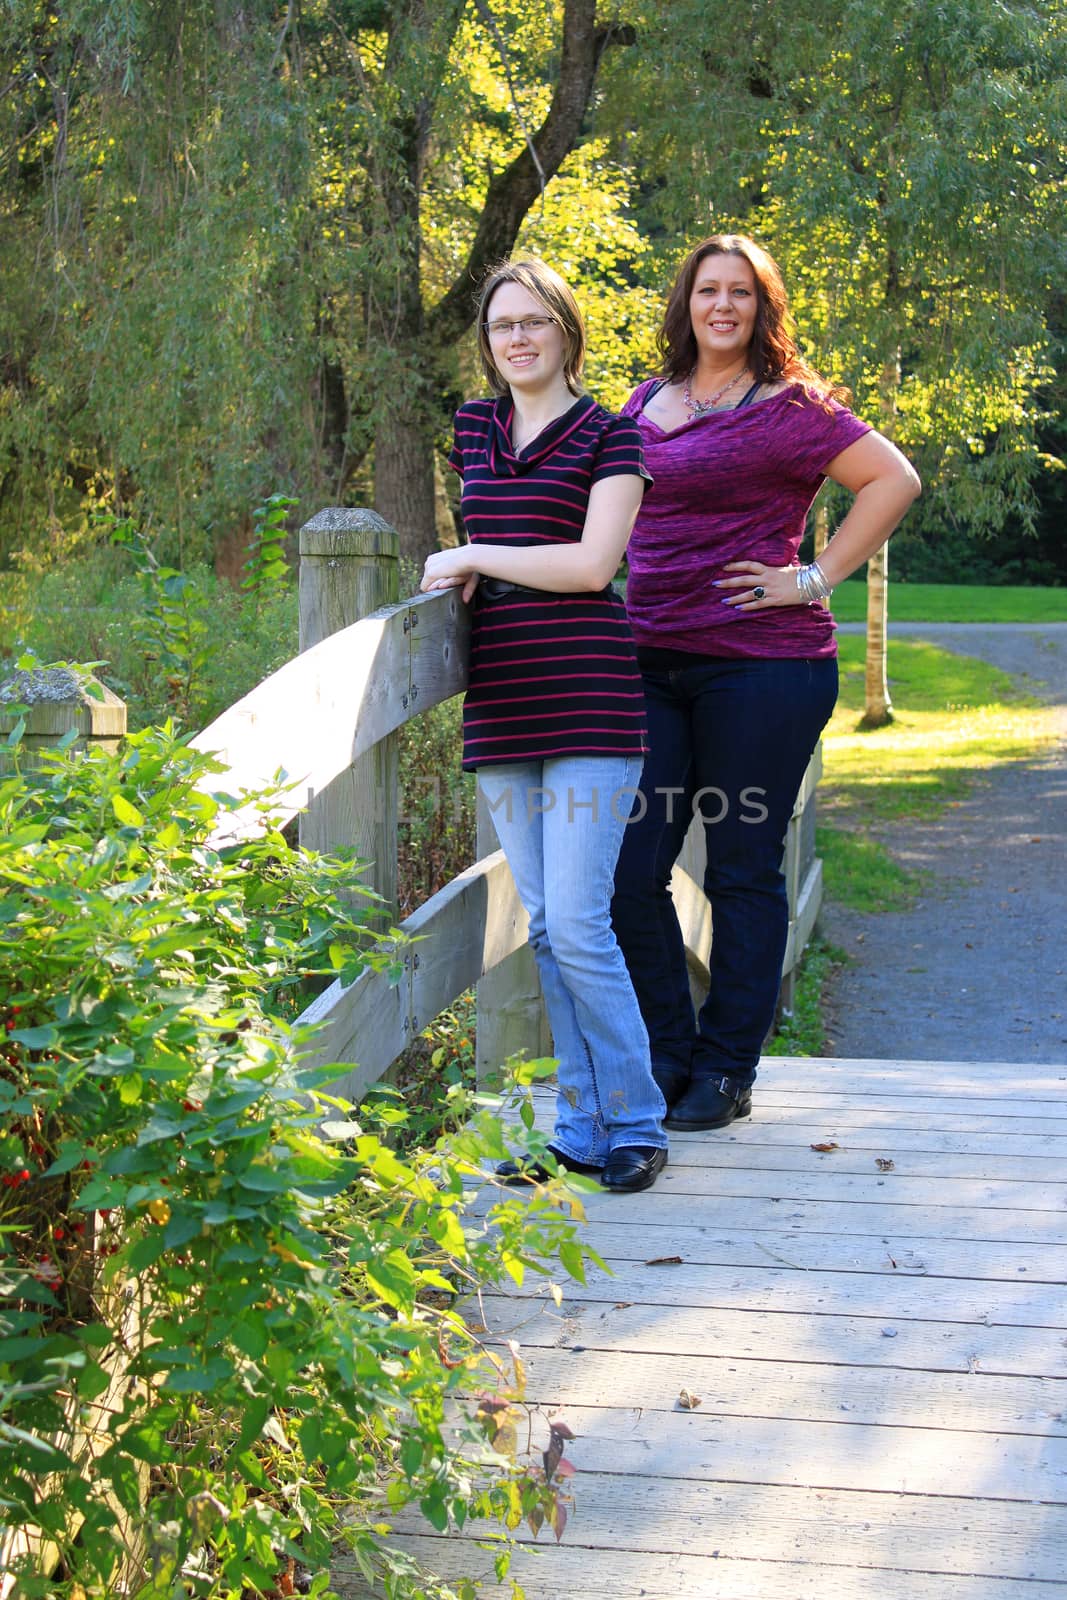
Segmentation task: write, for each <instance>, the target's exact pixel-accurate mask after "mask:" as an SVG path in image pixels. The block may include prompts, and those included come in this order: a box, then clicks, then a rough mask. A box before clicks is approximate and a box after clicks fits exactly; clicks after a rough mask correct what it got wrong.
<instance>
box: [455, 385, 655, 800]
mask: <svg viewBox="0 0 1067 1600" xmlns="http://www.w3.org/2000/svg"><path fill="white" fill-rule="evenodd" d="M513 413H514V407H513V405H512V401H511V398H510V396H505V397H504V398H503V399H499V400H472V401H469V402H468V403H467V404H466V405H463V406H461V407H460V408H459V410H458V411H457V412H456V418H455V427H454V439H453V445H452V454H451V456H450V458H449V459H450V462H451V465H452V466H453V467H455V469H456V471H457V472H458V473H459V474H460V476H461V477H462V479H463V496H462V502H461V503H462V507H463V521H464V524H465V526H466V529H467V536H468V538H469V539H470V541H471V543H472V544H477V543H482V544H511V545H523V546H529V545H539V544H565V543H577V542H578V541H579V540H580V539H581V537H582V531H583V529H584V527H585V517H586V509H587V507H588V504H589V492H590V490H591V488H592V486H593V484H594V483H597V482H599V480H600V479H601V478H610V477H613V476H616V475H618V474H627V473H630V474H636V475H637V476H640V477H644V478H647V477H648V473H647V472H646V471H645V467H644V460H643V457H642V452H641V439H640V434H639V432H638V428H637V425H636V423H634V422H633V421H631V420H630V419H629V418H624V417H616V416H613V415H612V414H611V412H609V411H605V410H604V408H603V406H599V405H597V403H596V401H595V400H592V399H590V398H589V396H588V395H584V396H582V398H581V399H579V400H576V401H575V402H574V405H573V406H571V408H570V410H569V411H566V412H564V414H563V416H561V417H557V418H556V420H555V421H554V422H552V423H550V424H549V426H548V427H547V428H545V429H544V430H543V432H541V433H539V434H538V435H537V437H536V438H535V439H533V440H531V442H530V444H529V445H527V446H526V448H525V449H523V450H520V451H519V452H518V453H516V452H515V451H513V450H512V447H511V433H510V430H511V420H512V416H513ZM645 749H646V744H645V708H644V696H643V693H642V688H641V678H640V674H639V673H638V670H637V658H636V655H635V651H634V644H633V639H632V638H631V635H630V628H629V625H628V623H627V621H626V610H625V607H624V606H623V603H622V601H621V600H620V599H619V597H618V596H617V595H616V594H615V593H614V592H613V591H612V590H611V589H610V588H609V589H605V590H602V591H600V592H599V593H595V594H581V593H579V594H556V593H552V594H548V593H546V594H545V596H544V598H543V599H542V598H540V597H535V596H533V595H531V594H529V593H517V594H507V595H504V596H502V597H501V598H500V599H497V600H487V599H486V598H485V596H484V595H476V597H475V602H474V616H473V629H472V635H471V655H470V681H469V686H468V689H467V698H466V700H465V702H464V706H463V765H464V767H466V768H473V767H481V766H497V765H500V763H502V762H507V761H539V760H548V759H550V758H551V757H553V756H565V755H640V754H642V753H643V752H644V750H645Z"/></svg>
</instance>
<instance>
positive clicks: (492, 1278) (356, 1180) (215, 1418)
mask: <svg viewBox="0 0 1067 1600" xmlns="http://www.w3.org/2000/svg"><path fill="white" fill-rule="evenodd" d="M13 760H14V769H13V770H11V771H9V772H8V775H7V776H4V777H2V778H0V889H2V893H0V972H2V992H3V995H4V1000H3V1014H2V1018H0V1021H2V1023H3V1026H4V1030H5V1038H4V1045H3V1051H2V1059H0V1124H2V1126H3V1129H4V1134H3V1139H2V1143H0V1178H2V1180H3V1181H2V1183H0V1284H2V1291H0V1292H2V1301H0V1304H2V1310H0V1503H2V1505H3V1509H4V1520H5V1522H6V1523H7V1524H8V1525H9V1526H10V1527H12V1528H16V1529H17V1528H19V1527H22V1526H28V1525H31V1524H34V1523H36V1524H38V1525H40V1526H42V1527H44V1528H45V1529H46V1531H47V1532H48V1534H49V1536H50V1538H52V1539H53V1540H54V1541H55V1542H56V1543H57V1544H58V1546H59V1548H60V1552H61V1557H62V1572H63V1579H62V1581H61V1582H53V1581H52V1580H51V1579H49V1578H46V1577H45V1576H44V1575H43V1574H42V1573H41V1572H40V1571H39V1570H36V1569H35V1562H34V1559H33V1558H32V1557H29V1558H26V1559H24V1560H22V1561H20V1562H19V1567H21V1568H22V1569H23V1570H21V1571H19V1572H18V1576H17V1580H16V1581H17V1584H18V1592H19V1594H20V1595H22V1596H25V1597H26V1600H33V1597H34V1596H37V1597H41V1600H43V1597H44V1596H53V1595H54V1596H57V1597H63V1600H69V1597H72V1596H74V1595H75V1594H80V1595H84V1596H88V1597H91V1600H104V1597H105V1596H110V1595H112V1594H114V1593H116V1592H118V1589H119V1586H120V1581H121V1580H120V1566H121V1561H122V1557H123V1542H122V1533H121V1528H122V1525H123V1521H122V1519H123V1518H127V1519H129V1520H130V1522H131V1524H132V1525H133V1526H134V1527H137V1528H143V1530H144V1532H145V1535H146V1538H147V1565H146V1571H145V1574H144V1581H143V1583H141V1585H140V1587H138V1589H137V1592H138V1594H140V1595H141V1596H142V1597H143V1600H165V1597H166V1600H170V1597H172V1596H173V1595H174V1594H176V1593H181V1594H184V1595H195V1596H201V1597H203V1600H238V1597H239V1596H249V1595H253V1594H264V1595H265V1594H267V1593H272V1592H276V1591H275V1589H274V1585H275V1583H276V1581H277V1580H278V1577H279V1574H280V1573H284V1572H286V1571H287V1570H291V1568H289V1563H295V1564H299V1565H300V1566H301V1567H303V1568H304V1569H306V1571H307V1572H308V1573H309V1574H311V1575H313V1576H312V1583H313V1587H312V1591H311V1592H314V1593H319V1594H325V1593H327V1592H328V1584H329V1580H328V1563H329V1556H330V1548H331V1543H332V1541H334V1540H336V1539H338V1538H344V1539H345V1540H346V1541H347V1542H348V1543H349V1544H350V1546H351V1548H352V1549H353V1551H354V1552H355V1555H356V1558H357V1561H358V1563H359V1564H360V1566H361V1567H362V1568H364V1570H366V1571H367V1573H368V1574H371V1573H379V1574H382V1573H384V1574H386V1575H387V1576H386V1577H385V1578H384V1579H383V1581H385V1583H386V1588H387V1592H388V1593H389V1594H390V1595H391V1596H394V1597H400V1596H407V1595H415V1594H418V1595H423V1596H430V1595H433V1594H436V1593H438V1586H435V1585H434V1584H433V1583H432V1582H426V1581H422V1580H419V1579H418V1578H417V1577H415V1576H414V1575H413V1574H412V1573H411V1572H410V1570H409V1566H408V1564H406V1563H405V1562H404V1560H403V1559H402V1558H400V1557H399V1556H398V1555H397V1554H396V1553H395V1552H391V1551H389V1549H388V1545H387V1540H386V1539H385V1537H384V1535H385V1530H386V1529H387V1527H388V1524H389V1521H390V1518H391V1517H392V1516H393V1515H394V1513H395V1512H396V1511H397V1510H398V1509H399V1508H400V1507H401V1506H403V1505H405V1504H407V1503H412V1502H413V1503H417V1504H418V1505H419V1506H420V1507H421V1509H422V1511H423V1512H424V1514H425V1515H426V1516H427V1517H428V1518H429V1519H430V1521H431V1522H432V1523H433V1524H434V1525H435V1526H437V1527H439V1528H443V1527H444V1526H445V1525H446V1524H447V1523H448V1521H449V1520H450V1519H451V1520H454V1521H457V1522H460V1523H462V1522H463V1521H465V1520H466V1519H467V1518H468V1517H469V1516H474V1515H495V1516H498V1517H499V1518H500V1519H501V1520H502V1521H504V1522H505V1524H506V1525H507V1526H508V1527H516V1526H517V1525H518V1523H519V1521H521V1520H522V1519H523V1518H524V1517H525V1518H527V1519H528V1520H529V1521H530V1522H531V1525H532V1526H535V1525H539V1522H540V1520H541V1519H547V1520H549V1521H550V1522H551V1523H552V1524H553V1526H556V1527H557V1530H560V1529H561V1528H562V1519H563V1518H564V1517H565V1509H564V1500H563V1497H562V1496H561V1494H560V1492H559V1488H558V1485H557V1482H556V1481H555V1479H554V1477H553V1475H552V1474H548V1475H547V1476H546V1473H545V1471H544V1470H540V1471H538V1472H533V1471H532V1470H520V1469H519V1468H518V1467H517V1466H516V1465H515V1461H514V1457H515V1445H514V1437H515V1429H514V1417H513V1408H514V1407H515V1406H517V1405H518V1404H519V1403H520V1402H521V1396H522V1383H523V1377H522V1372H521V1365H520V1364H519V1363H518V1362H517V1359H515V1360H513V1361H512V1362H511V1363H510V1365H509V1366H508V1368H507V1369H506V1370H505V1369H504V1367H503V1364H502V1363H501V1362H500V1361H499V1360H497V1361H496V1362H495V1364H494V1363H493V1362H488V1363H487V1362H485V1361H483V1359H482V1354H481V1351H480V1349H479V1346H478V1342H477V1339H476V1337H475V1336H474V1335H473V1334H472V1333H471V1332H470V1331H469V1329H468V1328H467V1326H466V1324H465V1322H464V1320H463V1318H462V1315H461V1311H462V1305H463V1301H464V1297H465V1296H466V1295H467V1294H468V1293H470V1292H473V1289H474V1286H476V1285H478V1284H488V1283H493V1282H496V1281H499V1280H500V1279H501V1278H502V1277H507V1278H510V1279H511V1280H513V1281H519V1282H521V1281H522V1278H523V1276H524V1274H525V1272H526V1271H528V1270H535V1271H545V1270H546V1267H545V1262H546V1259H548V1258H551V1257H553V1256H558V1257H560V1259H561V1260H562V1261H563V1262H564V1263H565V1264H566V1267H567V1269H568V1270H571V1271H577V1272H579V1273H580V1272H581V1270H582V1251H581V1248H580V1246H578V1244H577V1243H576V1241H575V1240H574V1237H573V1226H572V1221H571V1218H572V1216H574V1215H576V1214H577V1212H578V1207H577V1201H576V1200H575V1199H574V1198H573V1197H569V1196H568V1193H567V1191H566V1190H565V1189H564V1188H563V1187H561V1186H558V1185H555V1184H554V1185H551V1186H549V1187H546V1188H544V1189H540V1190H536V1191H534V1192H533V1193H532V1195H531V1196H529V1197H527V1196H517V1195H513V1194H511V1193H506V1194H505V1195H504V1198H503V1199H501V1200H497V1201H495V1202H493V1203H491V1204H490V1205H489V1207H488V1208H487V1211H486V1214H485V1216H484V1217H483V1218H481V1220H480V1221H479V1223H478V1225H477V1226H464V1222H465V1219H466V1217H467V1216H468V1213H469V1212H470V1209H471V1206H472V1204H473V1202H474V1200H475V1198H476V1195H477V1192H478V1190H479V1188H480V1187H481V1185H482V1181H483V1180H482V1178H481V1171H480V1169H481V1165H482V1163H483V1162H484V1161H485V1160H486V1159H487V1158H492V1157H498V1156H501V1155H503V1154H504V1152H505V1148H506V1144H507V1141H508V1140H509V1138H511V1137H515V1138H517V1137H518V1130H510V1131H509V1130H506V1129H505V1128H503V1127H502V1125H501V1123H500V1121H499V1120H498V1117H497V1116H496V1114H495V1112H496V1109H497V1106H496V1104H495V1103H493V1104H490V1103H484V1102H479V1103H477V1104H475V1103H473V1102H472V1101H471V1099H470V1097H469V1095H468V1094H467V1091H466V1090H465V1089H463V1087H462V1086H461V1085H457V1087H456V1105H457V1121H460V1120H461V1121H462V1123H463V1126H462V1130H461V1131H458V1132H455V1133H453V1134H451V1135H450V1136H449V1137H447V1138H445V1139H442V1141H441V1142H440V1144H439V1145H438V1147H437V1148H436V1149H434V1150H433V1151H421V1150H418V1149H413V1150H411V1151H409V1152H408V1153H407V1154H406V1155H405V1156H403V1157H401V1156H399V1155H397V1154H396V1153H395V1152H394V1150H393V1149H392V1148H391V1147H390V1145H391V1141H392V1137H393V1133H392V1127H393V1125H394V1124H395V1123H396V1121H397V1119H398V1118H400V1119H402V1118H403V1110H402V1108H398V1107H396V1106H395V1105H393V1106H391V1107H390V1106H389V1105H388V1103H386V1105H385V1107H384V1108H383V1110H382V1111H381V1112H379V1113H378V1114H377V1116H376V1115H375V1114H374V1113H373V1112H368V1113H364V1112H363V1111H362V1110H360V1111H358V1112H354V1111H353V1109H352V1108H351V1107H349V1106H347V1105H345V1104H343V1103H341V1102H337V1101H335V1100H332V1099H331V1098H330V1097H329V1096H328V1095H326V1094H325V1093H324V1085H325V1083H326V1082H327V1081H328V1079H329V1078H330V1076H331V1075H332V1074H333V1073H335V1072H336V1069H331V1068H318V1069H315V1070H312V1069H311V1068H310V1067H309V1066H308V1065H307V1063H306V1053H307V1051H308V1049H309V1047H310V1045H311V1043H312V1040H311V1038H310V1037H309V1035H308V1033H307V1032H306V1030H303V1029H300V1028H297V1027H293V1026H292V1025H291V1024H290V1023H289V1022H287V1021H286V1020H285V1017H286V1013H287V1011H288V1010H289V1003H288V999H287V997H288V996H289V994H290V993H291V991H292V988H293V986H294V985H295V984H297V983H298V982H299V981H301V980H302V979H303V978H305V977H306V976H307V975H309V974H328V975H334V974H336V973H338V972H339V973H340V974H341V975H342V976H345V975H349V974H352V973H354V972H355V971H356V970H357V969H358V968H359V966H360V965H361V964H362V963H363V962H365V961H366V960H368V959H370V957H369V956H368V953H367V948H366V937H365V934H364V930H363V927H362V925H361V923H360V922H359V921H358V920H352V919H349V918H346V917H345V916H344V915H343V913H342V912H341V911H340V910H339V898H338V894H337V891H338V887H339V885H340V884H341V883H342V882H343V883H344V884H345V887H346V892H347V893H348V894H349V895H351V893H352V891H353V883H352V878H351V864H350V863H346V862H330V861H326V860H323V859H322V858H317V857H306V856H300V855H298V854H297V853H295V852H294V851H292V850H291V849H290V848H289V846H288V845H287V844H286V842H285V840H284V839H283V838H282V836H281V835H280V834H279V833H277V832H276V831H273V830H270V829H268V831H267V833H266V834H265V836H264V838H263V839H262V840H261V841H260V842H258V843H249V844H245V845H242V846H241V847H240V848H239V849H238V850H234V851H230V852H229V853H225V854H220V853H219V852H218V851H217V850H215V849H214V848H213V847H212V845H211V843H210V835H211V829H212V826H213V824H214V823H215V822H216V820H217V819H218V803H217V802H216V801H215V800H214V799H211V798H209V797H208V796H207V795H206V794H205V793H204V792H203V791H204V789H205V788H206V787H207V786H208V784H209V781H210V775H211V773H212V772H213V771H214V770H216V769H215V767H214V764H213V763H212V761H211V760H210V759H209V758H206V757H202V756H200V755H197V754H195V753H193V752H190V751H189V750H188V749H187V748H184V747H182V746H181V745H180V744H178V743H176V742H175V740H174V739H173V736H172V735H171V734H170V733H169V732H168V731H167V730H162V731H160V730H154V729H150V730H146V731H144V732H142V733H139V734H136V735H134V736H133V737H132V738H131V739H130V740H129V742H128V745H127V747H126V750H125V752H124V754H123V755H121V756H107V755H104V754H102V753H100V752H94V753H92V754H90V755H88V756H76V755H73V754H71V753H70V752H65V751H58V752H50V753H48V754H46V755H44V756H43V757H42V758H41V765H40V766H39V767H35V768H33V769H32V770H22V769H21V768H20V765H19V755H18V751H17V748H16V749H15V751H14V752H13ZM357 892H360V891H358V890H357ZM362 893H363V897H364V904H365V905H366V906H367V907H368V908H369V907H371V906H372V905H373V900H372V898H371V897H370V896H369V893H368V892H367V891H362ZM374 959H375V960H385V959H387V958H385V957H375V958H374ZM541 1070H544V1069H543V1068H542V1067H540V1066H539V1065H538V1064H533V1065H532V1066H530V1067H529V1068H527V1069H525V1073H524V1081H526V1082H529V1081H530V1079H531V1078H532V1077H533V1076H535V1075H536V1074H537V1073H538V1072H539V1071H541ZM464 1096H466V1098H465V1099H464ZM461 1101H462V1103H460V1102H461ZM468 1113H469V1115H468ZM522 1137H523V1139H524V1141H525V1142H526V1143H529V1144H531V1145H532V1144H533V1143H534V1142H535V1140H531V1139H528V1138H527V1136H526V1134H525V1129H523V1130H522ZM122 1372H124V1373H125V1375H126V1377H125V1379H123V1381H113V1379H114V1378H115V1375H116V1374H117V1373H122ZM502 1374H503V1375H502ZM127 1380H128V1381H127ZM479 1390H480V1391H482V1395H483V1397H482V1399H481V1400H480V1401H478V1402H476V1403H471V1404H470V1405H468V1406H467V1407H466V1408H464V1407H463V1405H461V1404H459V1405H457V1407H456V1408H455V1412H454V1413H453V1410H452V1408H451V1400H452V1398H453V1397H458V1396H459V1395H460V1394H461V1393H466V1394H470V1393H472V1391H473V1392H475V1393H477V1392H478V1391H479ZM446 1402H449V1404H450V1409H449V1412H448V1426H447V1429H446V1411H445V1406H446ZM101 1408H102V1409H101ZM509 1418H510V1419H511V1426H510V1428H509V1426H508V1421H509ZM76 1420H80V1421H81V1422H82V1423H83V1424H89V1425H94V1426H96V1427H97V1428H98V1429H99V1430H100V1445H101V1449H100V1451H99V1453H98V1454H97V1456H96V1459H95V1461H93V1460H92V1459H91V1458H87V1457H85V1455H84V1454H82V1455H80V1456H79V1455H78V1454H77V1452H76V1451H74V1450H73V1449H72V1446H71V1442H70V1435H69V1431H68V1430H69V1427H70V1425H71V1423H72V1422H74V1421H76ZM453 1423H455V1429H454V1428H453ZM146 1474H147V1475H148V1477H149V1479H150V1493H149V1494H148V1497H147V1500H146V1499H145V1476H146ZM79 1525H80V1526H79ZM16 1570H18V1569H16Z"/></svg>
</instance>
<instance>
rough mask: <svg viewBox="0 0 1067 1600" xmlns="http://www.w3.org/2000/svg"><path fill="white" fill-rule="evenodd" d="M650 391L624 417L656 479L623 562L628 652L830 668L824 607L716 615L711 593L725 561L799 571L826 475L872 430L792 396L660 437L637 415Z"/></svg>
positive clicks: (718, 414)
mask: <svg viewBox="0 0 1067 1600" xmlns="http://www.w3.org/2000/svg"><path fill="white" fill-rule="evenodd" d="M654 381H655V380H652V379H650V380H649V381H648V382H646V383H642V384H639V385H638V387H637V388H636V389H635V390H634V392H633V394H632V395H631V396H630V398H629V400H627V402H626V404H625V405H624V406H623V408H622V414H623V416H628V417H633V418H635V419H636V421H637V425H638V428H639V429H640V432H641V442H642V444H643V445H644V451H645V463H646V465H647V467H648V470H649V471H650V473H651V474H652V478H653V487H652V488H650V489H648V490H647V491H646V493H645V497H644V501H643V502H642V505H641V509H640V511H639V512H638V514H637V523H636V525H635V527H634V531H633V534H632V536H631V538H630V544H629V548H628V550H627V559H628V562H629V569H630V575H629V578H628V580H627V585H626V609H627V612H628V613H629V617H630V626H631V627H632V629H633V633H634V639H635V641H636V643H637V644H638V646H641V645H652V646H655V647H656V648H658V649H667V650H686V651H692V652H693V653H694V654H697V655H707V656H733V657H736V656H805V657H807V656H832V655H833V654H834V653H835V651H836V644H835V642H834V620H833V617H832V616H831V615H830V613H829V612H828V611H827V610H826V608H825V606H822V605H819V604H817V603H816V604H812V605H806V606H779V607H775V608H774V609H768V610H765V611H750V612H742V611H735V610H733V609H732V608H731V607H730V606H725V605H723V604H722V603H721V601H722V597H723V595H724V593H728V592H729V591H727V590H722V589H715V588H713V587H712V583H713V580H714V579H716V578H720V577H723V576H724V573H723V567H724V566H725V564H726V563H727V562H728V561H764V562H766V563H767V565H768V566H774V567H785V566H790V565H796V564H797V547H798V546H799V544H800V541H801V538H802V537H803V534H804V523H805V519H806V517H807V514H808V510H809V508H810V506H811V503H812V501H813V500H814V498H815V495H816V493H817V492H818V489H819V486H820V484H821V483H822V481H823V478H824V476H825V471H826V468H827V466H828V465H829V464H830V462H831V461H832V460H833V459H834V457H835V456H838V455H840V454H841V452H842V450H846V449H847V448H848V446H849V445H850V444H854V443H855V442H856V440H857V439H860V438H862V437H863V435H864V434H865V433H869V432H870V425H869V424H868V423H866V422H861V421H860V419H859V418H858V417H856V416H853V414H852V412H851V411H848V410H846V408H845V407H844V406H842V405H838V403H837V402H836V401H833V400H831V401H829V402H826V403H824V402H822V401H819V400H816V399H813V398H812V396H811V395H810V394H809V393H808V391H807V390H806V389H804V388H801V387H800V386H799V385H797V384H790V386H789V387H788V388H787V389H782V390H780V391H779V392H778V393H777V394H775V395H771V397H770V399H768V400H760V401H757V402H756V403H755V404H753V405H750V406H742V407H738V408H735V409H734V410H731V411H710V412H707V413H705V415H703V416H699V417H694V418H692V419H691V420H690V421H689V422H686V423H684V424H683V425H682V427H680V428H674V429H672V430H671V431H670V432H666V433H665V432H664V430H663V429H662V428H660V427H659V426H658V425H657V424H656V423H655V422H653V421H652V419H651V417H647V416H645V415H644V413H643V410H642V407H643V406H644V403H645V400H646V398H647V396H648V392H649V389H650V388H651V387H652V384H653V382H654ZM827 406H828V407H829V409H826V407H827ZM726 575H727V576H728V574H726Z"/></svg>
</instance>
